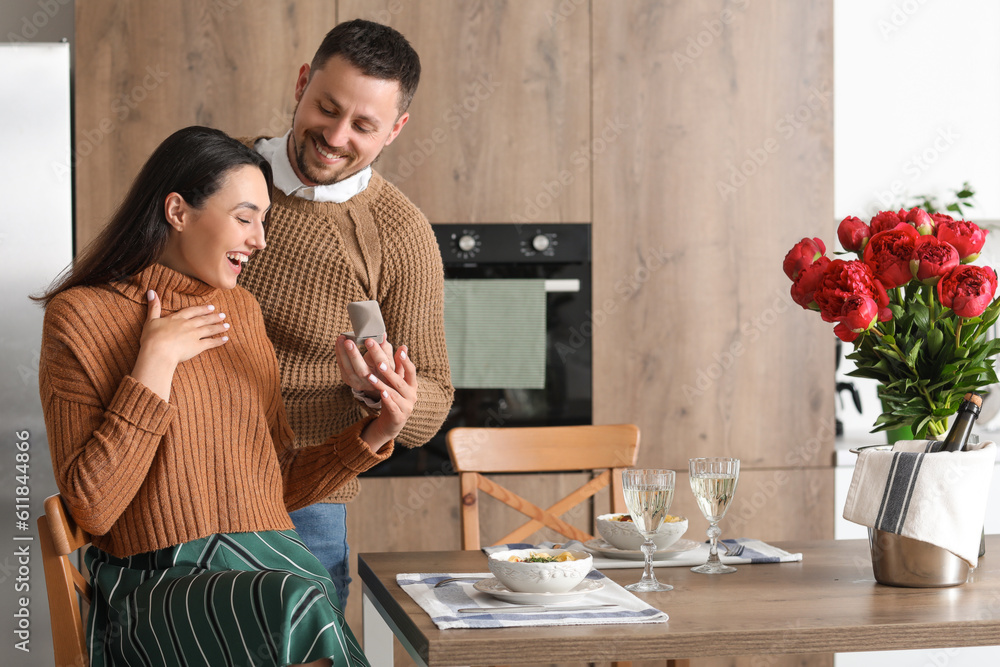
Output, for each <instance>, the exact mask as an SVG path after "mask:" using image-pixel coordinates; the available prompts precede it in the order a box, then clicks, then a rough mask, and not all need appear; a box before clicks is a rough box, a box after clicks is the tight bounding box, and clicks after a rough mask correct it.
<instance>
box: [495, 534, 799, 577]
mask: <svg viewBox="0 0 1000 667" xmlns="http://www.w3.org/2000/svg"><path fill="white" fill-rule="evenodd" d="M719 541H720V542H722V543H723V544H726V545H728V546H729V547H735V546H736V545H742V546H743V553H741V554H740V555H739V556H727V555H725V554H723V552H724V551H725V549H724V548H723V547H721V546H720V547H719V558H720V559H721V560H722V562H723V563H725V564H726V565H741V564H742V565H750V564H753V563H795V562H798V561H800V560H802V554H801V553H789V552H787V551H785V550H784V549H779V548H778V547H775V546H771V545H770V544H767V543H766V542H761V541H760V540H752V539H749V538H746V537H740V538H736V539H730V540H719ZM507 549H575V550H580V551H587V552H589V553H591V554H593V555H594V569H595V570H623V569H629V568H640V569H641V568H642V567H643V561H642V559H641V558H636V559H635V560H628V559H624V558H607V557H603V556H601V555H600V554H598V553H597V552H595V551H594V550H592V549H588V548H587V547H586V546H584V545H583V544H581V543H580V542H578V541H576V540H571V541H569V542H542V543H540V544H502V545H500V546H496V547H485V548H483V551H484V552H485V553H487V554H491V553H495V552H497V551H506V550H507ZM708 551H709V545H708V543H701V544H699V545H698V548H697V549H691V550H690V551H680V552H677V553H676V554H674V555H673V556H671V557H670V558H656V557H655V556H654V558H653V567H692V566H695V565H701V564H702V563H704V562H705V561H706V560H708Z"/></svg>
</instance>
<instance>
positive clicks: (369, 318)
mask: <svg viewBox="0 0 1000 667" xmlns="http://www.w3.org/2000/svg"><path fill="white" fill-rule="evenodd" d="M347 315H348V316H349V317H350V318H351V326H352V327H354V331H345V332H344V335H345V336H347V338H348V339H350V340H353V341H354V343H355V345H357V346H358V347H364V345H365V341H366V340H368V339H369V338H371V339H372V340H374V341H375V342H376V343H378V344H379V345H381V344H382V343H384V342H385V322H384V321H383V320H382V311H381V310H380V309H379V307H378V301H355V302H353V303H349V304H347Z"/></svg>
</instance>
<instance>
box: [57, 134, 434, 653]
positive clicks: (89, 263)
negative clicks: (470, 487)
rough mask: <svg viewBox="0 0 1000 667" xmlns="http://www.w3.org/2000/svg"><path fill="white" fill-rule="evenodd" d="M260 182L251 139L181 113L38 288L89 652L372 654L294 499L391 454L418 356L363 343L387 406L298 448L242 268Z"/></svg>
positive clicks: (261, 217) (259, 208) (256, 239)
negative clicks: (82, 549) (77, 251)
mask: <svg viewBox="0 0 1000 667" xmlns="http://www.w3.org/2000/svg"><path fill="white" fill-rule="evenodd" d="M270 188H271V170H270V166H269V165H268V164H267V162H266V161H265V160H264V159H263V158H262V157H260V155H258V154H257V153H256V152H255V151H253V150H252V149H249V148H247V147H245V146H243V145H242V144H240V143H239V142H237V141H235V140H233V139H231V138H229V137H228V136H226V135H225V134H223V133H222V132H219V131H216V130H211V129H207V128H201V127H190V128H186V129H183V130H180V131H178V132H176V133H175V134H173V135H171V136H170V137H169V138H167V139H166V140H165V141H164V142H163V143H162V144H161V145H160V146H159V147H158V148H157V149H156V150H155V151H154V152H153V154H152V155H151V156H150V158H149V160H148V161H147V162H146V165H145V166H144V167H143V168H142V171H141V172H140V173H139V175H138V177H137V178H136V181H135V182H134V183H133V185H132V188H131V190H130V191H129V193H128V195H127V196H126V198H125V200H124V201H123V203H122V205H121V207H120V208H119V209H118V211H117V212H116V213H115V215H114V217H113V218H112V219H111V221H110V223H109V225H108V227H107V228H106V229H105V230H104V232H103V233H102V234H101V236H100V237H99V238H98V239H97V240H96V241H95V242H94V244H93V245H92V246H91V247H90V248H88V250H87V251H86V252H85V253H84V255H83V256H82V257H81V258H80V259H79V260H78V262H77V263H76V265H75V267H74V268H73V269H72V270H71V271H69V272H68V273H67V274H66V275H65V276H64V277H62V278H61V279H60V280H59V281H58V282H57V283H56V284H55V286H54V287H52V288H51V289H50V290H49V291H48V292H47V293H46V294H44V295H42V296H41V297H39V298H38V299H39V300H40V301H43V302H44V303H45V304H46V313H45V324H44V329H43V339H42V352H41V361H40V365H39V386H40V392H41V398H42V404H43V407H44V412H45V422H46V427H47V429H48V437H49V443H50V448H51V453H52V460H53V466H54V470H55V475H56V480H57V483H58V486H59V491H60V493H61V494H62V497H63V500H64V501H65V503H66V504H67V506H68V507H69V509H70V512H71V513H72V514H73V518H74V519H75V520H76V522H77V523H78V524H80V526H82V527H83V528H84V529H85V530H87V531H88V532H90V533H91V534H92V535H93V546H92V547H91V548H90V549H89V550H88V552H87V554H86V562H87V566H88V567H89V568H90V571H91V574H92V579H93V584H94V603H93V606H92V607H91V612H90V619H89V621H88V628H87V639H88V645H89V650H90V664H91V666H92V667H99V666H101V665H111V664H114V665H118V664H125V665H133V664H134V665H179V664H187V665H202V664H207V665H213V666H214V665H290V664H305V663H308V664H315V665H329V664H331V661H332V664H335V665H356V664H362V665H366V664H367V661H366V660H365V657H364V655H363V653H362V652H361V650H360V648H359V647H358V644H357V641H356V640H355V639H354V637H353V635H352V633H351V631H350V628H348V627H347V624H346V623H345V621H344V618H343V614H342V613H341V611H340V609H339V607H338V604H337V598H336V594H335V593H334V589H333V585H332V583H331V581H330V579H329V577H328V575H327V573H326V571H325V570H324V569H323V567H322V566H321V565H320V564H319V562H318V561H317V560H316V559H315V557H313V556H312V554H311V553H309V551H308V550H307V549H306V548H305V547H304V546H303V545H302V544H301V542H300V541H299V540H298V537H297V536H296V534H295V532H294V530H293V526H292V522H291V520H290V519H289V517H288V511H289V510H294V509H298V508H300V507H304V506H306V505H308V504H310V503H313V502H315V501H318V500H320V499H322V498H324V497H326V496H327V495H329V494H330V493H331V492H332V491H333V490H334V489H336V488H337V487H338V486H340V485H341V484H343V483H345V482H346V481H348V480H349V479H351V478H353V477H354V476H356V475H357V474H358V473H359V472H363V471H364V470H366V469H368V468H370V467H371V466H373V465H374V464H376V463H378V462H379V461H382V460H384V459H386V458H387V457H388V456H389V454H390V453H391V452H392V438H394V437H395V436H396V435H397V434H398V433H399V431H400V429H401V428H402V426H403V424H404V423H405V422H406V419H407V417H408V416H409V415H410V413H411V411H412V409H413V403H414V401H415V397H416V373H415V369H414V367H413V364H412V363H411V362H410V361H409V359H407V356H406V352H405V348H402V347H401V348H399V349H398V350H396V352H395V354H393V355H392V357H393V358H389V357H388V356H387V355H385V354H384V353H382V351H381V350H376V351H374V353H375V354H376V355H377V357H378V358H377V359H376V362H385V363H386V364H387V367H388V370H386V371H385V372H384V373H383V377H382V378H376V377H375V376H371V377H370V378H369V379H370V380H371V381H372V382H373V384H374V385H375V386H376V387H377V388H378V389H379V390H380V392H381V394H382V409H381V411H380V412H379V414H378V415H377V416H374V415H373V416H370V417H368V418H367V419H365V420H363V421H361V422H359V423H356V424H354V425H353V426H352V427H351V428H349V429H348V430H347V431H345V432H344V433H341V434H338V435H335V436H333V437H332V438H331V439H330V440H329V441H328V442H327V443H325V444H323V445H320V446H316V447H306V448H295V447H293V442H292V441H293V435H292V433H291V432H290V431H289V428H288V426H287V423H286V420H285V414H284V408H283V405H282V401H281V393H280V388H279V376H278V365H277V359H276V357H275V355H274V350H273V348H272V347H271V344H270V342H269V341H268V339H267V336H266V334H265V331H264V323H263V319H262V317H261V314H260V309H259V307H258V306H257V303H256V301H254V299H253V297H251V296H250V294H249V293H248V292H246V291H245V290H243V289H242V288H240V287H237V286H236V277H237V276H238V275H239V273H240V270H241V267H242V265H243V264H245V263H246V262H247V261H252V260H251V258H252V256H253V254H254V253H255V252H258V251H260V250H263V249H264V246H265V241H264V223H265V221H266V217H267V212H268V208H269V206H270ZM393 369H395V371H394V370H393ZM397 371H398V372H397Z"/></svg>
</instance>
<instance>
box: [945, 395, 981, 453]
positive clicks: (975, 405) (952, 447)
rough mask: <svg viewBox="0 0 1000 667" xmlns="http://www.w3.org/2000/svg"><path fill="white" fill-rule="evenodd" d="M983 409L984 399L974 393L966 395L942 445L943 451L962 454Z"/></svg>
mask: <svg viewBox="0 0 1000 667" xmlns="http://www.w3.org/2000/svg"><path fill="white" fill-rule="evenodd" d="M982 407H983V399H982V398H981V397H980V396H978V395H977V394H972V393H969V394H966V395H965V397H964V398H963V399H962V404H961V405H960V406H958V413H957V414H956V415H955V421H954V423H953V424H952V425H951V430H950V431H948V435H947V436H946V437H945V439H944V442H943V443H941V451H944V452H960V451H962V450H963V449H965V446H966V444H967V443H968V442H969V436H970V435H972V427H973V426H974V425H975V423H976V417H978V416H979V412H980V411H981V410H982Z"/></svg>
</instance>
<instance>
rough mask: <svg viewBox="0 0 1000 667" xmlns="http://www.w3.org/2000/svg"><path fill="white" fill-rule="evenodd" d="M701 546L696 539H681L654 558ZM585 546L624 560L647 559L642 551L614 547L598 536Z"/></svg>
mask: <svg viewBox="0 0 1000 667" xmlns="http://www.w3.org/2000/svg"><path fill="white" fill-rule="evenodd" d="M698 546H699V544H698V542H695V541H694V540H685V539H683V538H682V539H679V540H677V541H676V542H674V543H673V544H672V545H670V546H669V547H667V548H666V549H663V550H661V551H654V552H653V560H666V559H667V558H673V557H674V556H676V555H677V554H679V553H684V552H685V551H691V550H692V549H697V548H698ZM583 548H584V549H586V550H587V551H592V552H594V553H596V554H600V555H602V556H607V557H608V558H621V559H624V560H645V558H646V556H645V555H643V553H642V551H629V550H626V549H619V548H618V547H613V546H611V545H610V544H608V543H607V542H605V541H604V540H602V539H601V538H599V537H597V538H594V539H592V540H587V541H586V542H584V543H583Z"/></svg>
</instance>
